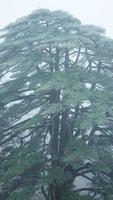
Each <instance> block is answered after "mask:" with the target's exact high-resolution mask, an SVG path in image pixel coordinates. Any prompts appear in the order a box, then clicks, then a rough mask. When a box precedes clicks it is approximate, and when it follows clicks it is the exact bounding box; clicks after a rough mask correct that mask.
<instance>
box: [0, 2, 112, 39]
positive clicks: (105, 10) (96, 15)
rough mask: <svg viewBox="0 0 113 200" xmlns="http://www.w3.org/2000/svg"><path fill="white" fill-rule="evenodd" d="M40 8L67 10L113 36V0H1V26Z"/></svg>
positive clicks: (85, 22)
mask: <svg viewBox="0 0 113 200" xmlns="http://www.w3.org/2000/svg"><path fill="white" fill-rule="evenodd" d="M38 8H49V9H52V10H56V9H62V10H66V11H68V12H70V13H72V14H73V15H74V16H76V17H78V18H79V19H80V20H81V21H82V23H83V24H95V25H99V26H102V27H104V28H105V29H106V30H107V35H108V36H110V37H112V38H113V0H0V28H2V27H4V26H5V25H7V24H9V23H10V22H13V21H15V20H16V19H17V18H19V17H21V16H24V15H28V14H29V13H31V12H32V10H35V9H38Z"/></svg>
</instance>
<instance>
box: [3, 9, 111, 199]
mask: <svg viewBox="0 0 113 200" xmlns="http://www.w3.org/2000/svg"><path fill="white" fill-rule="evenodd" d="M0 38H1V43H0V73H1V83H0V109H1V111H0V115H1V121H0V126H1V131H0V145H1V153H0V182H1V191H0V199H1V200H6V199H7V200H13V199H18V200H20V199H22V198H23V199H24V200H28V199H30V198H31V197H32V196H33V195H34V194H35V192H36V191H37V190H38V191H39V189H40V188H41V190H42V193H43V195H44V197H45V198H46V199H47V200H63V199H65V200H66V199H78V198H79V199H82V198H83V199H85V198H86V199H96V198H97V196H98V195H99V198H102V199H112V195H113V192H112V185H113V178H112V172H113V156H112V153H113V152H112V151H113V148H112V146H113V144H112V141H113V134H112V130H113V127H112V115H113V101H112V99H113V74H112V72H113V68H112V65H113V40H112V39H109V38H107V37H106V36H105V35H104V30H103V29H102V28H100V27H96V26H92V25H85V26H84V25H81V22H80V21H79V20H78V19H76V18H74V17H73V16H71V15H70V14H68V13H66V12H63V11H54V12H50V11H49V10H42V9H41V10H37V11H35V12H33V13H32V14H31V15H29V16H27V17H23V18H21V19H19V20H17V21H16V22H15V23H13V24H10V25H8V26H7V27H5V28H4V29H2V30H1V34H0ZM87 173H91V174H92V177H88V176H87ZM79 176H83V177H85V178H86V179H90V181H91V184H90V187H89V188H82V189H77V187H76V186H74V183H75V182H76V178H77V177H79ZM80 191H87V192H88V193H89V195H88V193H87V195H86V196H84V197H82V196H80V195H79V193H78V192H80ZM90 193H92V195H93V196H92V197H90Z"/></svg>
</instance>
